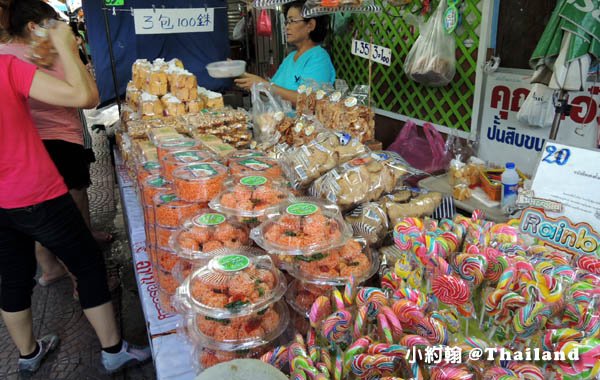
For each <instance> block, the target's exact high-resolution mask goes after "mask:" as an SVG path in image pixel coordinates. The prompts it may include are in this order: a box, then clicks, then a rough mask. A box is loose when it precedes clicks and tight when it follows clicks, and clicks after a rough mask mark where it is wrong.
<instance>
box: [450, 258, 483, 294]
mask: <svg viewBox="0 0 600 380" xmlns="http://www.w3.org/2000/svg"><path fill="white" fill-rule="evenodd" d="M450 263H451V265H452V269H454V271H455V272H456V273H457V274H458V275H459V276H460V277H461V278H462V279H464V280H465V281H468V282H469V283H471V284H473V286H474V287H478V286H479V285H481V284H482V283H483V279H484V276H485V273H486V271H487V267H488V263H487V260H486V258H485V256H484V255H471V254H468V253H460V254H457V255H454V256H453V257H452V259H451V260H450Z"/></svg>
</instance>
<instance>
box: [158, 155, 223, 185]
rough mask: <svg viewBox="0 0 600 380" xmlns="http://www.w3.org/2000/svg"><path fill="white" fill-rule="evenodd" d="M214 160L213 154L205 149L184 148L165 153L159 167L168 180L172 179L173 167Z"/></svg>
mask: <svg viewBox="0 0 600 380" xmlns="http://www.w3.org/2000/svg"><path fill="white" fill-rule="evenodd" d="M212 161H216V158H215V156H214V155H213V154H212V153H210V152H208V151H205V150H184V151H176V152H172V153H169V154H167V156H166V157H165V158H164V160H163V161H161V169H162V174H163V176H164V177H165V178H166V179H167V180H168V181H172V180H173V171H175V169H177V168H179V167H181V166H185V165H189V164H192V163H198V162H212Z"/></svg>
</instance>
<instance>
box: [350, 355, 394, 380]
mask: <svg viewBox="0 0 600 380" xmlns="http://www.w3.org/2000/svg"><path fill="white" fill-rule="evenodd" d="M396 368H397V359H395V358H393V357H389V356H385V355H367V354H360V355H357V356H356V357H354V359H353V360H352V365H351V369H352V372H353V373H354V374H355V375H356V376H358V377H360V378H361V379H366V378H372V377H375V376H379V377H381V376H387V375H391V374H392V373H393V372H394V371H395V370H396Z"/></svg>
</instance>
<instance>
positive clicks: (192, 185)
mask: <svg viewBox="0 0 600 380" xmlns="http://www.w3.org/2000/svg"><path fill="white" fill-rule="evenodd" d="M173 177H174V190H175V193H176V194H177V195H178V196H179V198H181V199H183V200H185V201H188V202H207V203H208V202H210V201H211V200H212V199H213V198H214V197H215V196H217V194H219V193H220V192H221V191H222V190H223V184H224V183H225V180H226V178H227V167H226V166H224V165H221V164H219V163H217V162H200V163H195V164H190V165H185V166H182V167H179V168H177V169H175V171H173Z"/></svg>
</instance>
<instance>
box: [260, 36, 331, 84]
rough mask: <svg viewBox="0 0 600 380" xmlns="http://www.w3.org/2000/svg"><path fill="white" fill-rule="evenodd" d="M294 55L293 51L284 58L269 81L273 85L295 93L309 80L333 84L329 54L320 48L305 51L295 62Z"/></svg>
mask: <svg viewBox="0 0 600 380" xmlns="http://www.w3.org/2000/svg"><path fill="white" fill-rule="evenodd" d="M294 55H296V51H295V50H294V51H293V52H291V53H290V54H289V55H288V56H287V57H285V59H284V60H283V62H282V63H281V65H280V66H279V69H278V70H277V72H276V73H275V75H274V76H273V79H271V82H273V84H275V85H277V86H279V87H283V88H285V89H288V90H292V91H296V90H298V86H300V85H301V84H306V83H307V81H309V80H311V79H312V80H314V81H315V82H317V83H330V84H333V82H335V68H334V67H333V63H331V58H329V54H328V53H327V51H325V49H323V48H322V47H321V46H315V47H313V48H311V49H309V50H307V51H305V52H304V54H302V55H301V56H300V58H298V60H297V61H295V62H294Z"/></svg>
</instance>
